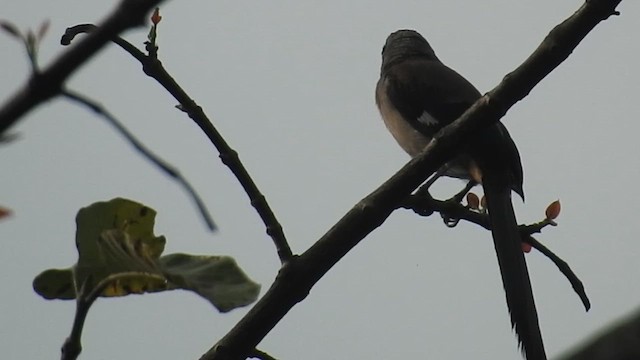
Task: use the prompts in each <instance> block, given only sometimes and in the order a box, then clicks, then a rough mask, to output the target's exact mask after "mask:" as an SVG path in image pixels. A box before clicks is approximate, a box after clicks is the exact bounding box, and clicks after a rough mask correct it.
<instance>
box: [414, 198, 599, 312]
mask: <svg viewBox="0 0 640 360" xmlns="http://www.w3.org/2000/svg"><path fill="white" fill-rule="evenodd" d="M465 189H466V187H465ZM458 195H459V194H456V195H455V196H454V197H453V198H451V199H448V200H436V199H434V198H432V197H430V196H424V195H411V196H410V197H409V198H407V200H406V201H405V202H404V203H403V204H401V207H403V208H405V209H410V210H413V211H414V212H415V213H416V214H418V215H422V216H429V215H431V214H432V213H434V212H437V213H439V214H440V215H441V216H442V218H443V219H445V224H446V225H447V226H450V224H457V223H458V221H460V220H466V221H468V222H470V223H473V224H476V225H479V226H481V227H483V228H485V229H487V230H489V231H491V222H490V221H489V216H488V215H487V214H485V213H479V212H477V211H474V210H472V209H469V208H468V207H466V206H464V205H462V204H460V202H459V201H458ZM552 225H553V223H552V222H551V221H549V220H543V221H540V222H537V223H534V224H529V225H519V226H518V230H519V231H520V237H521V240H522V241H523V242H526V243H528V244H530V245H531V246H532V247H533V248H534V249H536V250H538V251H540V253H542V254H543V255H545V256H546V257H547V258H548V259H549V260H551V261H552V262H553V263H554V264H555V265H556V266H557V267H558V270H560V272H561V273H562V274H563V275H564V276H565V277H566V278H567V280H568V281H569V283H570V284H571V287H572V288H573V290H574V291H575V292H576V294H577V295H578V297H580V300H581V301H582V304H583V305H584V307H585V310H587V311H588V310H589V309H590V308H591V303H590V301H589V297H588V296H587V294H586V292H585V290H584V285H583V283H582V281H581V280H580V278H578V276H577V275H576V274H575V273H574V272H573V270H572V269H571V267H570V266H569V264H568V263H567V262H566V261H564V260H562V258H560V257H559V256H558V255H556V254H555V253H554V252H553V251H551V250H550V249H549V248H547V247H546V246H544V245H543V244H542V243H540V242H539V241H538V240H536V239H534V238H533V237H532V236H531V234H534V233H539V232H541V230H542V229H543V228H545V227H547V226H552Z"/></svg>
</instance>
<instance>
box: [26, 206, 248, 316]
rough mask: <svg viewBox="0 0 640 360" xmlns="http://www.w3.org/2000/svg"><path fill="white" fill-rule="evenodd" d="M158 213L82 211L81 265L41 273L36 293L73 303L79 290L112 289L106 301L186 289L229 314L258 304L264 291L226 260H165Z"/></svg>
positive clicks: (110, 208)
mask: <svg viewBox="0 0 640 360" xmlns="http://www.w3.org/2000/svg"><path fill="white" fill-rule="evenodd" d="M155 216H156V212H155V211H154V210H153V209H151V208H149V207H146V206H144V205H142V204H139V203H137V202H134V201H131V200H127V199H120V198H118V199H113V200H111V201H108V202H97V203H94V204H92V205H90V206H88V207H86V208H83V209H80V211H78V215H77V216H76V224H77V230H76V247H77V249H78V263H77V264H76V265H74V266H73V267H71V268H68V269H62V270H59V269H51V270H46V271H44V272H42V273H41V274H40V275H38V276H37V277H36V278H35V279H34V281H33V288H34V290H35V291H36V292H37V293H38V294H40V295H41V296H42V297H44V298H45V299H62V300H69V299H74V298H76V297H77V296H78V293H79V292H80V290H79V289H80V288H84V289H86V290H87V291H92V290H93V289H95V288H96V287H97V286H98V285H104V284H106V285H107V286H106V287H105V288H104V290H102V293H101V296H105V297H112V296H125V295H129V294H141V293H149V292H159V291H164V290H173V289H185V290H190V291H194V292H196V293H197V294H198V295H200V296H202V297H204V298H205V299H207V300H209V301H210V302H211V303H212V304H213V305H214V306H215V307H216V308H217V309H218V310H219V311H221V312H226V311H230V310H232V309H234V308H236V307H240V306H245V305H248V304H250V303H252V302H254V301H255V300H256V298H257V297H258V294H259V292H260V285H258V284H256V283H254V282H253V281H251V279H249V278H248V277H247V276H246V275H245V273H244V272H243V271H242V270H241V269H240V268H239V267H238V265H237V264H236V262H235V260H233V258H230V257H226V256H194V255H187V254H172V255H166V256H163V257H160V255H161V254H162V252H163V251H164V246H165V243H166V240H165V238H164V237H163V236H155V235H154V234H153V226H154V222H155Z"/></svg>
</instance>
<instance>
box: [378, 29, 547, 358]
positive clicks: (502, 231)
mask: <svg viewBox="0 0 640 360" xmlns="http://www.w3.org/2000/svg"><path fill="white" fill-rule="evenodd" d="M481 96H482V95H481V94H480V92H479V91H478V90H477V89H476V88H475V87H474V86H473V85H472V84H471V83H470V82H469V81H468V80H467V79H465V78H464V77H463V76H462V75H460V74H458V73H457V72H456V71H455V70H453V69H451V68H449V67H448V66H446V65H445V64H444V63H442V62H441V61H440V59H438V57H437V56H436V54H435V52H434V50H433V48H432V47H431V45H429V42H427V40H426V39H425V38H424V37H423V36H422V35H420V33H418V32H417V31H415V30H397V31H395V32H393V33H391V34H390V35H389V36H388V37H387V40H386V42H385V44H384V47H383V48H382V66H381V69H380V79H379V80H378V82H377V84H376V91H375V100H376V104H377V106H378V109H379V111H380V115H381V117H382V119H383V121H384V123H385V125H386V127H387V129H388V130H389V132H390V133H391V134H392V135H393V137H394V138H395V140H396V141H397V142H398V144H399V145H400V146H401V147H402V149H404V151H406V152H407V153H408V154H409V155H410V156H412V157H415V156H417V155H418V154H419V153H420V152H421V150H423V149H424V147H425V146H426V145H427V144H429V142H430V141H431V139H432V138H433V136H434V135H435V134H436V133H437V132H438V131H439V130H440V129H442V128H443V127H445V126H447V125H448V124H450V123H451V122H453V121H454V120H456V119H457V118H458V117H459V116H461V115H462V114H463V113H464V112H465V111H466V110H467V109H468V108H469V107H470V106H471V105H473V104H474V103H475V102H476V100H478V99H479V98H480V97H481ZM439 173H440V174H442V175H445V176H448V177H453V178H460V179H467V180H469V181H475V182H476V183H478V184H482V187H483V190H484V193H485V198H486V200H487V210H488V213H489V218H490V223H491V233H492V237H493V243H494V247H495V251H496V255H497V258H498V265H499V268H500V274H501V277H502V283H503V287H504V290H505V295H506V301H507V307H508V310H509V313H510V318H511V326H512V328H513V329H515V332H516V337H517V339H518V346H519V347H520V349H521V351H522V353H523V355H524V356H525V358H526V359H527V360H545V359H546V354H545V350H544V343H543V339H542V334H541V332H540V326H539V322H538V315H537V311H536V306H535V302H534V298H533V291H532V288H531V280H530V278H529V272H528V269H527V264H526V261H525V258H524V254H523V251H522V246H521V238H520V234H519V231H518V223H517V220H516V216H515V213H514V210H513V203H512V200H511V194H512V192H515V193H517V194H518V195H519V196H520V197H521V198H522V200H524V190H523V170H522V163H521V160H520V154H519V152H518V148H517V147H516V145H515V143H514V141H513V139H512V138H511V136H510V135H509V132H508V131H507V129H506V127H505V126H504V125H503V124H502V123H501V122H500V121H498V122H495V123H493V124H492V125H490V126H488V127H485V128H483V129H481V130H477V132H476V133H475V134H473V137H472V139H470V140H468V141H466V142H465V143H463V144H460V145H459V146H458V148H457V149H456V153H455V154H452V158H451V160H449V161H448V162H447V163H446V164H445V165H443V167H442V168H441V169H440V171H439Z"/></svg>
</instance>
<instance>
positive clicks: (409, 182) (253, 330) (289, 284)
mask: <svg viewBox="0 0 640 360" xmlns="http://www.w3.org/2000/svg"><path fill="white" fill-rule="evenodd" d="M620 1H621V0H589V1H587V2H586V3H585V4H584V5H583V6H582V7H581V8H580V9H579V10H578V11H577V12H576V13H575V14H573V15H572V16H571V17H569V18H568V19H567V20H565V21H564V22H562V23H561V24H560V25H558V26H556V27H555V28H554V29H553V30H552V31H551V32H550V33H549V35H548V36H547V37H546V38H545V40H544V41H543V42H542V44H540V46H539V47H538V49H536V50H535V51H534V53H533V54H532V55H531V56H530V57H529V58H528V59H527V60H526V61H525V62H524V63H523V64H522V65H521V66H519V67H518V68H517V69H516V70H514V71H513V72H512V73H510V74H508V75H507V76H506V77H505V78H504V79H503V81H502V82H501V83H500V84H499V85H498V86H497V87H496V88H494V89H493V90H491V91H490V92H489V93H487V94H486V95H484V96H483V97H482V98H481V99H479V100H478V101H477V102H476V103H475V104H474V105H473V106H472V107H471V108H469V109H468V110H467V111H466V112H465V113H464V114H463V115H462V116H461V117H460V118H459V119H458V120H456V121H455V122H454V123H452V124H451V125H449V126H447V127H446V128H444V129H442V131H441V132H440V133H439V134H437V135H436V136H435V137H434V139H433V140H432V141H431V142H430V143H429V145H428V146H427V147H426V148H425V149H424V150H423V151H422V153H421V154H420V155H419V156H417V157H415V158H413V159H412V160H411V161H410V162H409V163H408V164H407V165H405V166H404V167H403V168H402V169H401V170H400V171H399V172H398V173H396V174H395V175H393V176H392V177H391V178H390V179H389V180H388V181H386V182H385V183H384V184H383V185H382V186H380V187H379V188H378V189H376V190H375V191H374V192H372V193H371V194H370V195H368V196H367V197H366V198H364V199H362V200H361V201H360V202H359V203H358V204H356V206H354V207H353V208H352V209H351V210H350V211H349V212H347V214H345V215H344V216H343V217H342V219H340V220H339V221H338V222H337V223H336V224H335V225H334V226H333V227H332V228H331V229H330V230H329V231H328V232H327V233H326V234H325V235H323V236H322V237H321V238H320V239H319V240H318V241H317V242H316V243H315V244H314V245H313V246H312V247H311V248H309V249H308V250H307V251H306V252H304V253H303V254H302V255H300V256H299V257H295V258H294V259H293V260H292V261H290V262H288V263H287V264H286V265H285V266H284V267H283V269H282V270H281V272H280V274H279V276H278V278H276V281H275V282H274V283H273V285H272V286H271V288H270V289H269V290H268V291H267V293H266V294H265V295H264V296H263V297H262V298H261V299H260V301H258V303H256V305H255V306H254V307H253V308H252V309H251V310H250V311H249V312H248V313H247V314H246V315H245V317H244V318H243V319H241V320H240V321H239V322H238V324H236V326H235V327H234V328H233V329H231V330H230V331H229V333H227V335H225V336H224V337H223V338H222V339H220V341H218V342H217V343H216V344H215V345H214V346H213V347H212V348H211V349H210V350H209V351H207V352H206V353H205V354H204V355H202V357H201V360H221V359H225V360H227V359H244V358H246V355H247V354H249V353H250V352H251V351H252V349H254V348H255V347H256V345H257V344H258V343H259V342H260V341H261V340H262V339H263V338H264V337H265V336H266V335H267V334H268V333H269V331H271V329H273V327H274V326H275V325H276V324H277V323H278V322H279V321H280V320H281V319H282V318H283V317H284V316H285V315H286V314H287V312H288V311H289V310H290V309H291V308H292V307H293V306H294V305H295V304H296V303H298V302H300V301H301V300H303V299H304V298H305V297H306V296H307V295H308V293H309V290H310V289H311V288H312V287H313V285H314V284H315V283H316V282H317V281H318V280H320V278H322V277H323V276H324V274H326V272H327V271H329V269H331V267H333V265H335V264H336V263H337V262H338V261H339V260H340V259H341V258H342V257H343V256H344V255H346V254H347V252H349V251H350V250H351V249H352V248H353V247H355V246H356V245H357V244H358V243H359V242H360V241H361V240H362V239H363V238H364V237H365V236H367V235H368V234H369V233H370V232H371V231H373V230H374V229H375V228H377V227H378V226H380V225H381V224H382V223H383V222H384V221H385V220H386V218H387V217H388V216H389V215H390V214H391V213H392V212H393V210H394V209H395V208H397V207H398V205H399V203H400V202H401V201H402V200H403V199H406V197H407V196H409V194H411V192H413V190H415V189H416V188H417V187H418V186H419V185H420V184H421V183H422V182H424V181H425V180H426V179H427V178H428V177H429V176H430V175H431V174H432V173H434V172H435V171H436V170H437V169H438V168H439V167H440V166H441V165H442V164H443V163H444V162H445V161H446V160H447V159H448V157H449V155H448V154H452V153H454V149H455V148H456V145H457V144H459V143H461V142H462V141H463V140H464V139H467V138H470V137H471V136H472V134H473V132H474V131H476V130H477V129H478V128H481V127H482V126H487V125H489V124H491V123H493V122H495V121H497V120H498V119H499V118H501V117H502V116H503V115H504V114H505V113H506V112H507V110H508V109H509V108H510V107H511V106H513V105H514V104H515V103H516V102H517V101H519V100H521V99H522V98H524V97H525V96H526V95H527V94H528V93H529V92H530V91H531V89H533V87H534V86H535V85H536V84H537V83H538V82H540V80H542V79H543V78H544V77H545V76H546V75H548V74H549V73H550V72H551V71H552V70H553V69H555V68H556V67H557V66H558V65H559V64H560V63H561V62H562V61H563V60H564V59H566V58H567V57H568V56H569V54H570V53H571V52H572V50H573V49H574V48H575V47H576V46H577V45H578V44H579V43H580V41H581V40H582V39H583V38H584V37H585V36H586V35H587V34H588V33H589V32H590V31H591V30H592V29H593V28H594V27H595V26H596V25H597V24H598V23H600V22H601V21H602V20H605V19H607V18H608V17H609V16H611V15H614V14H617V12H616V11H615V8H616V6H617V5H618V4H619V3H620Z"/></svg>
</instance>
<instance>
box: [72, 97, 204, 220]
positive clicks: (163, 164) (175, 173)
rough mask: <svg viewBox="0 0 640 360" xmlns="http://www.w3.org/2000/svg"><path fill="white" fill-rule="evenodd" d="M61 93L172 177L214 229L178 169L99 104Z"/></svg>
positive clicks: (196, 194) (202, 206) (201, 203)
mask: <svg viewBox="0 0 640 360" xmlns="http://www.w3.org/2000/svg"><path fill="white" fill-rule="evenodd" d="M61 95H62V96H63V97H65V98H67V99H69V100H72V101H74V102H77V103H79V104H81V105H84V106H86V107H88V108H89V109H91V110H93V111H94V112H95V113H96V114H98V115H100V116H102V117H103V118H104V119H105V120H107V122H108V123H109V124H111V125H112V126H113V127H114V128H115V129H116V130H117V131H118V132H119V133H120V134H121V135H122V136H123V137H124V138H125V139H126V140H127V141H128V142H129V143H130V144H131V146H133V148H134V149H136V150H137V151H138V152H139V153H140V154H141V155H142V156H144V157H146V158H147V159H148V160H149V161H151V163H153V164H154V165H156V166H157V167H158V168H159V169H160V170H161V171H163V172H164V173H165V174H167V175H168V176H170V177H171V178H173V179H174V180H175V181H176V182H178V184H180V186H182V187H183V188H184V189H185V191H186V192H187V193H188V194H189V196H190V197H191V199H193V202H194V203H195V205H196V207H197V208H198V211H199V212H200V214H201V215H202V218H203V220H204V222H205V223H206V224H207V226H208V227H209V229H210V230H212V231H213V230H215V229H216V225H215V223H214V222H213V219H212V218H211V215H210V214H209V211H208V210H207V207H206V206H205V204H204V202H203V201H202V199H201V198H200V196H199V195H198V193H197V192H196V191H195V189H194V188H193V187H192V186H191V184H190V183H189V182H188V181H187V179H185V178H184V177H183V176H182V174H180V171H179V170H178V169H177V168H175V167H174V166H172V165H171V164H169V163H168V162H167V161H165V160H163V159H161V158H160V157H159V156H158V155H156V154H154V153H153V152H151V150H149V149H148V148H147V147H146V146H145V145H144V144H142V142H140V140H138V139H137V138H136V137H135V136H134V135H133V134H132V133H131V132H130V131H129V130H127V128H126V127H125V126H124V125H123V124H122V123H121V122H120V121H118V119H116V118H115V116H113V115H111V113H109V111H107V109H105V108H104V107H103V106H102V105H101V104H98V103H97V102H96V101H93V100H91V99H89V98H88V97H86V96H84V95H82V94H79V93H77V92H74V91H71V90H67V89H62V90H61Z"/></svg>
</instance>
